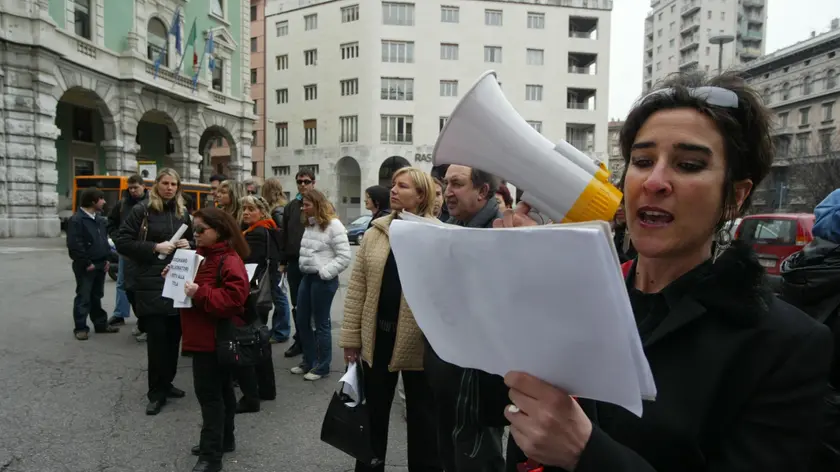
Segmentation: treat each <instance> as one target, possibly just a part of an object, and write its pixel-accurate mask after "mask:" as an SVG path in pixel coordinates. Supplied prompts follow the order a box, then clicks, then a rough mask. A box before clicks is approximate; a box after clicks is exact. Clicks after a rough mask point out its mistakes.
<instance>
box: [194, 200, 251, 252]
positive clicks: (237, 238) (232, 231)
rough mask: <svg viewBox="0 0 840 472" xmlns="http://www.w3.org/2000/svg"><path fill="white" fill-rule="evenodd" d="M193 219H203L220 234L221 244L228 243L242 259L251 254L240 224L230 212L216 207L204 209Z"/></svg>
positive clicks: (196, 213) (195, 214)
mask: <svg viewBox="0 0 840 472" xmlns="http://www.w3.org/2000/svg"><path fill="white" fill-rule="evenodd" d="M193 218H201V221H203V222H204V223H205V224H207V226H209V227H211V228H213V230H214V231H216V233H218V234H219V242H221V241H227V243H228V244H230V247H232V248H233V250H234V251H236V253H237V254H239V257H241V258H242V259H245V258H246V257H248V256H249V255H250V254H251V248H250V247H249V246H248V243H247V242H245V238H244V237H243V236H242V230H241V229H239V223H237V222H236V220H234V219H233V217H232V216H231V215H230V214H229V213H228V212H226V211H224V210H220V209H218V208H214V207H204V208H202V209H200V210H198V211H197V212H195V213H194V214H193Z"/></svg>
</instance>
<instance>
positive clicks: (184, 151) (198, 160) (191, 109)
mask: <svg viewBox="0 0 840 472" xmlns="http://www.w3.org/2000/svg"><path fill="white" fill-rule="evenodd" d="M185 106H186V113H185V114H184V126H183V129H181V130H180V132H181V155H180V156H179V159H180V160H181V162H182V164H183V166H184V173H183V174H181V178H183V179H184V182H190V183H208V182H205V181H204V180H202V179H203V178H204V177H205V176H203V175H201V174H202V173H205V174H207V166H208V165H209V159H208V160H207V161H205V160H204V158H203V157H202V155H201V150H200V149H198V142H199V140H200V139H201V131H202V130H201V129H200V128H201V122H200V121H199V113H201V111H202V107H200V106H199V105H195V104H190V105H185ZM176 162H177V161H176ZM178 172H181V171H180V170H179V171H178ZM206 177H207V178H209V177H210V175H209V174H208V175H207V176H206Z"/></svg>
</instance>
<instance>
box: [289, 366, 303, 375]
mask: <svg viewBox="0 0 840 472" xmlns="http://www.w3.org/2000/svg"><path fill="white" fill-rule="evenodd" d="M291 372H292V373H293V374H295V375H303V374H306V369H304V368H303V367H301V366H299V365H296V366H294V367H292V368H291Z"/></svg>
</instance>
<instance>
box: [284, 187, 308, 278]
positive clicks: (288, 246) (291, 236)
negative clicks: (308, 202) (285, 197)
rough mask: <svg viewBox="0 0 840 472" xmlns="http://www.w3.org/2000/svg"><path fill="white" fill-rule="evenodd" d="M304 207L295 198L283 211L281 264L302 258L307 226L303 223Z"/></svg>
mask: <svg viewBox="0 0 840 472" xmlns="http://www.w3.org/2000/svg"><path fill="white" fill-rule="evenodd" d="M302 207H303V202H301V201H300V200H298V199H297V198H295V199H293V200H292V201H290V202H289V203H287V204H286V208H285V209H284V210H283V224H282V225H280V230H281V234H280V251H281V252H282V257H281V263H282V264H284V265H285V264H286V263H287V262H288V261H290V260H297V259H298V258H299V257H300V240H301V239H303V232H304V230H306V226H305V225H304V224H303V221H301V213H302V211H303V210H302Z"/></svg>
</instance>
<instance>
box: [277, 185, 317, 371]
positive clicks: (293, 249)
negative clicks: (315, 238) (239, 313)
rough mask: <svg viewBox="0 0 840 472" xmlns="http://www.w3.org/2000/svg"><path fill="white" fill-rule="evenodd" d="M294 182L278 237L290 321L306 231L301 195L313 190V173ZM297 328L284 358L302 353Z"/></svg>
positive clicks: (301, 275)
mask: <svg viewBox="0 0 840 472" xmlns="http://www.w3.org/2000/svg"><path fill="white" fill-rule="evenodd" d="M295 182H296V183H297V189H298V194H297V195H296V196H295V198H294V199H292V201H290V202H289V203H287V204H286V208H285V209H284V210H283V231H282V233H281V236H280V251H281V253H282V255H281V259H280V265H281V270H285V271H286V278H287V279H288V281H289V298H291V299H292V320H297V317H296V316H295V313H296V312H297V311H296V306H297V293H298V287H299V286H300V281H301V279H302V278H303V274H301V272H300V267H299V266H298V258H299V257H300V240H301V239H302V238H303V232H304V230H305V229H306V226H304V224H303V221H302V220H301V211H302V210H301V208H302V207H303V201H302V200H303V193H304V192H306V191H307V190H311V189H313V188H315V173H314V172H312V171H311V170H309V169H303V170H301V171H299V172H298V173H297V175H295ZM298 331H299V327H298V326H297V322H295V335H294V343H293V344H292V346H291V347H290V348H289V349H287V350H286V352H285V353H284V354H283V355H284V356H286V357H295V356H299V355H301V354H302V353H303V351H302V350H301V347H300V342H299V341H300V338H299V336H298V333H297V332H298Z"/></svg>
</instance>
